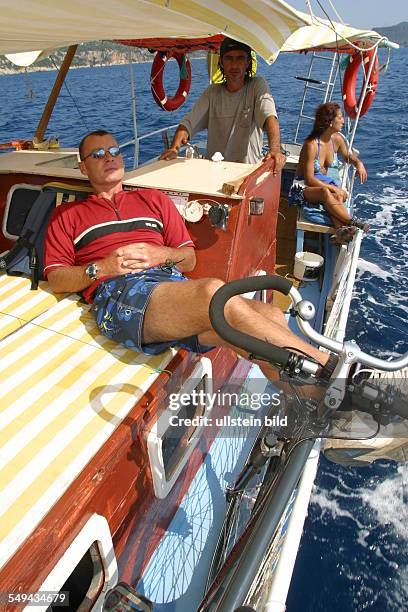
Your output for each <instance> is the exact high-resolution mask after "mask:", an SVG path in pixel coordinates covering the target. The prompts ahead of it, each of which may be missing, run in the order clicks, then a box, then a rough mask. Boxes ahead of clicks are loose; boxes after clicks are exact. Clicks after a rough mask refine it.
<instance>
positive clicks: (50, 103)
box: [35, 45, 78, 142]
mask: <svg viewBox="0 0 408 612" xmlns="http://www.w3.org/2000/svg"><path fill="white" fill-rule="evenodd" d="M77 48H78V45H71V46H70V47H68V50H67V52H66V55H65V58H64V61H63V62H62V65H61V68H60V69H59V72H58V74H57V78H56V79H55V83H54V85H53V88H52V90H51V93H50V95H49V98H48V100H47V104H46V105H45V108H44V111H43V114H42V115H41V119H40V121H39V122H38V126H37V130H36V132H35V137H36V138H37V140H38V141H39V142H42V141H43V139H44V134H45V130H46V129H47V127H48V122H49V120H50V117H51V114H52V111H53V110H54V106H55V103H56V101H57V98H58V96H59V93H60V91H61V87H62V85H63V83H64V81H65V77H66V75H67V72H68V69H69V67H70V66H71V63H72V60H73V58H74V55H75V52H76V50H77Z"/></svg>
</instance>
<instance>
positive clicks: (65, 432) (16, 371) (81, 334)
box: [0, 296, 174, 567]
mask: <svg viewBox="0 0 408 612" xmlns="http://www.w3.org/2000/svg"><path fill="white" fill-rule="evenodd" d="M173 354H174V351H170V350H169V351H167V352H165V353H163V354H161V355H157V356H154V357H147V356H144V355H140V354H137V353H135V352H134V351H132V350H130V349H126V348H124V347H121V346H120V345H118V344H116V343H114V342H112V341H110V340H108V339H107V338H105V337H104V336H102V335H101V334H100V333H99V330H98V328H97V326H96V323H95V322H94V319H93V316H92V314H91V313H90V312H89V306H88V305H82V304H79V303H78V302H77V301H76V299H75V297H74V296H69V297H66V298H65V299H63V300H61V301H60V302H59V303H57V304H55V305H54V306H53V307H52V308H51V309H50V310H49V311H48V312H46V313H44V314H42V315H40V316H38V317H37V318H36V319H35V321H33V322H31V323H26V325H24V327H23V328H21V329H19V330H18V331H16V332H15V333H14V334H11V335H9V336H8V337H7V338H4V339H3V340H2V341H1V342H0V567H1V566H2V565H3V564H4V563H5V562H6V561H7V560H8V559H9V558H10V557H11V556H12V554H13V553H14V552H15V550H16V549H17V548H18V546H19V545H20V544H21V543H22V542H23V541H24V539H25V538H26V537H27V536H28V535H29V534H30V533H31V532H32V530H33V529H34V528H35V526H36V525H38V523H39V522H40V521H41V519H42V518H43V517H44V516H45V515H46V513H47V512H48V511H49V510H50V508H51V507H52V506H53V504H55V502H56V501H57V500H58V499H59V498H60V497H61V496H62V494H63V493H64V492H65V491H66V489H67V488H68V487H69V486H70V484H71V483H72V482H73V481H74V480H75V478H76V477H77V476H78V474H79V473H80V472H81V470H82V469H83V468H84V467H85V466H86V465H87V463H88V462H89V461H90V460H91V458H92V457H93V456H94V455H95V454H96V452H97V451H98V450H99V449H100V448H101V447H102V446H103V444H104V443H105V441H106V440H107V439H108V437H109V436H110V435H111V434H112V432H113V431H114V430H115V428H116V427H117V426H118V425H119V424H120V422H121V421H122V420H123V419H124V418H125V417H126V416H127V414H128V413H129V411H130V410H131V408H132V407H133V406H134V405H135V403H136V402H137V401H138V399H139V398H140V397H141V396H142V394H143V393H144V392H145V391H146V390H147V389H148V388H149V386H150V385H151V384H152V382H153V381H154V380H155V378H156V377H157V376H158V372H159V371H160V370H161V369H163V368H165V367H166V365H167V364H168V362H169V361H170V359H171V358H172V356H173Z"/></svg>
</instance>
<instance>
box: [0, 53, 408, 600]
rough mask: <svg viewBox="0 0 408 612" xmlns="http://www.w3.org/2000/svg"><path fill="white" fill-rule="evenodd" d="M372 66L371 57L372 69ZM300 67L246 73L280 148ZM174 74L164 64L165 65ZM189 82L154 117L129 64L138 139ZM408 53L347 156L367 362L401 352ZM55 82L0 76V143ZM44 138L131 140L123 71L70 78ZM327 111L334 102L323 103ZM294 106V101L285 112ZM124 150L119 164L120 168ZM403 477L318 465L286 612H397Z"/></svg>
mask: <svg viewBox="0 0 408 612" xmlns="http://www.w3.org/2000/svg"><path fill="white" fill-rule="evenodd" d="M383 60H384V55H382V61H383ZM308 62H309V60H308V58H307V57H306V58H305V57H304V56H297V55H290V56H281V57H280V58H279V59H278V61H277V62H276V63H275V64H274V65H273V66H267V65H266V64H264V63H263V62H260V64H259V67H258V73H259V74H262V75H263V76H264V77H265V78H266V79H267V81H268V82H269V84H270V87H271V89H272V92H273V95H274V97H275V101H276V104H277V108H278V113H279V119H280V124H281V131H282V141H283V142H285V141H291V140H292V139H293V135H294V129H295V125H296V120H297V115H298V111H299V101H300V97H301V95H302V92H303V86H302V83H301V81H299V80H296V79H295V78H294V77H295V76H296V75H305V74H306V68H307V65H308ZM172 64H174V65H172ZM192 67H193V82H192V89H191V93H190V95H189V97H188V99H187V101H186V103H185V105H184V106H183V107H182V108H181V109H179V110H178V111H176V112H174V113H172V114H171V115H170V116H169V114H168V113H165V112H164V111H162V110H161V109H160V108H159V107H158V106H157V105H156V104H155V102H154V101H153V99H152V97H151V93H150V84H149V83H150V81H149V75H150V68H151V65H150V64H137V65H135V94H136V106H137V113H138V131H139V135H141V134H145V133H147V132H150V131H152V130H154V129H158V128H160V127H164V126H166V125H167V124H169V123H170V124H175V123H178V121H179V119H180V118H181V116H182V115H183V113H184V112H185V111H186V110H188V109H189V108H190V107H191V105H192V103H193V102H194V101H195V100H196V98H197V96H198V95H199V94H200V92H201V91H202V90H203V89H204V87H205V86H206V85H207V82H208V76H207V71H206V62H205V61H204V60H193V62H192ZM407 74H408V49H401V50H399V51H394V52H393V53H392V57H391V64H390V67H389V69H388V71H387V72H385V73H382V74H381V76H380V81H379V85H378V90H377V95H376V98H375V100H374V103H373V106H372V108H371V109H370V110H369V112H368V114H367V115H366V116H365V117H364V118H363V119H362V120H361V124H360V129H359V132H358V134H357V139H356V146H357V148H358V149H359V150H360V155H361V158H362V159H363V160H364V162H365V164H366V168H367V171H368V177H369V178H368V182H367V183H366V184H365V185H364V186H362V187H361V186H359V185H358V186H357V187H356V190H355V193H356V205H357V212H358V214H359V216H361V217H362V218H364V219H365V220H368V221H369V222H370V226H371V230H370V233H369V234H368V236H367V237H366V238H365V239H364V241H363V245H362V250H361V256H360V262H359V271H358V277H357V284H356V287H355V297H354V299H353V301H352V305H351V313H350V318H349V324H348V331H347V337H348V338H355V339H356V340H357V341H358V343H359V344H360V346H361V347H362V348H364V349H365V350H368V351H372V352H374V353H375V354H376V355H378V356H382V357H391V356H396V355H399V354H401V353H403V352H405V351H406V350H407V347H408V327H407V312H408V283H407V278H408V263H407V261H408V242H407V234H408V209H407V208H408V207H407V203H408V184H407V179H408V122H407V117H408V79H407ZM54 78H55V72H27V73H25V74H17V75H6V76H1V77H0V83H1V92H2V103H1V108H0V142H5V141H7V140H10V139H11V138H26V137H28V138H30V137H32V135H33V134H34V131H35V128H36V124H37V122H38V119H39V117H40V115H41V112H42V109H43V106H44V103H45V101H46V99H47V96H48V93H49V90H50V88H51V86H52V83H53V81H54ZM176 80H177V79H176V65H175V62H170V63H169V66H168V68H167V69H166V75H165V89H166V91H167V92H168V94H171V93H172V92H173V91H174V89H175V83H176ZM67 87H68V89H67V88H64V89H63V91H62V95H61V96H60V99H59V101H58V103H57V106H56V108H55V110H54V113H53V116H52V120H51V122H50V126H49V129H48V132H47V134H48V135H51V134H55V135H57V136H58V137H59V139H60V142H61V144H62V145H63V146H77V145H78V142H79V140H80V138H81V137H82V136H83V135H84V134H85V133H86V132H87V131H89V130H92V129H98V128H105V129H109V130H112V131H113V132H114V133H115V134H116V136H117V137H118V139H119V141H121V142H124V141H127V140H129V139H130V138H131V137H132V133H133V127H132V114H131V106H130V77H129V68H128V67H127V66H111V67H94V68H85V69H78V70H72V71H71V72H70V73H69V75H68V78H67ZM334 99H335V100H337V101H338V100H339V99H340V97H339V94H336V95H335V96H334ZM295 101H296V102H295ZM146 144H147V151H146V152H145V153H143V154H142V156H141V161H144V160H146V159H148V158H151V157H152V156H154V155H158V154H159V152H160V151H161V150H162V148H163V145H162V142H161V137H160V136H158V135H156V136H154V137H153V138H151V139H150V140H149V141H146ZM131 153H132V151H131V149H129V151H128V152H127V163H128V164H130V163H131ZM407 502H408V467H407V466H406V465H396V464H394V463H391V462H388V461H379V462H376V463H375V464H374V465H372V466H369V467H365V468H352V467H350V468H345V467H341V466H338V465H335V464H332V463H329V462H328V461H327V460H325V459H324V458H322V460H321V463H320V467H319V471H318V476H317V480H316V483H315V487H314V490H313V495H312V500H311V505H310V508H309V516H308V518H307V519H306V523H305V530H304V534H303V538H302V542H301V546H300V551H299V555H298V559H297V562H296V566H295V571H294V575H293V581H292V585H291V589H290V592H289V597H288V602H287V606H288V607H287V609H288V611H289V612H312V611H313V612H319V611H321V612H326V611H327V610H330V611H331V612H348V611H353V612H354V611H360V610H372V611H377V610H378V611H381V612H397V611H398V612H400V611H401V610H406V609H407V608H408V504H407Z"/></svg>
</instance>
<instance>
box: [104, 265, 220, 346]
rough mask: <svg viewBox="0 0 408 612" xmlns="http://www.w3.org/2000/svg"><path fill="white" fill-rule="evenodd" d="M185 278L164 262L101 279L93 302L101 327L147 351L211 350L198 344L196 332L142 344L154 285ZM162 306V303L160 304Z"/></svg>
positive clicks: (111, 335)
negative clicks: (174, 349)
mask: <svg viewBox="0 0 408 612" xmlns="http://www.w3.org/2000/svg"><path fill="white" fill-rule="evenodd" d="M186 280H187V278H186V277H185V276H183V275H182V274H181V272H179V271H178V270H177V269H176V268H166V267H164V266H163V268H161V267H157V268H151V269H150V270H146V272H139V273H138V274H125V275H123V276H116V277H115V278H110V279H109V280H106V281H104V282H103V283H101V284H100V285H99V286H98V288H97V290H96V292H95V295H94V301H93V305H92V312H93V313H94V316H95V319H96V323H97V325H98V327H99V329H100V331H101V332H102V333H103V335H104V336H107V337H108V338H110V339H111V340H115V341H116V342H119V343H120V344H123V346H126V347H127V348H131V349H134V350H135V351H137V352H139V353H146V354H147V355H157V354H158V353H162V352H163V351H165V350H166V349H168V348H169V347H171V346H177V347H179V348H185V349H187V350H189V351H193V352H194V353H206V352H207V351H210V350H211V349H212V348H213V347H212V346H204V345H202V344H200V343H199V341H198V338H197V336H190V337H189V338H182V339H181V340H173V341H171V342H153V343H151V344H142V330H143V321H144V316H145V312H146V308H147V306H148V304H149V301H150V297H151V295H152V292H153V290H154V288H155V287H156V286H157V285H158V284H160V283H163V282H172V281H186ZM165 307H166V305H165V304H163V308H165ZM175 316H177V314H176V315H175Z"/></svg>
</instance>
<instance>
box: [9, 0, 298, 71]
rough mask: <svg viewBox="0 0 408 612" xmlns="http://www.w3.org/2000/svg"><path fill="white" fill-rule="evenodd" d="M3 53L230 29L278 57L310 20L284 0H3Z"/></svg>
mask: <svg viewBox="0 0 408 612" xmlns="http://www.w3.org/2000/svg"><path fill="white" fill-rule="evenodd" d="M0 14H1V20H0V54H10V53H19V52H25V51H35V50H38V49H51V48H57V47H66V46H69V45H72V44H76V43H82V42H90V41H95V40H121V39H133V38H153V37H157V36H158V35H160V36H161V37H170V36H171V37H174V36H176V37H189V38H193V37H200V36H213V35H215V34H224V35H228V36H231V37H232V38H236V39H238V40H242V41H244V42H246V43H247V44H248V45H250V46H251V47H252V48H253V49H254V50H255V51H256V52H257V53H259V54H260V55H261V56H262V57H263V58H264V59H265V60H267V61H273V58H274V57H275V56H276V54H277V53H278V52H279V49H280V48H281V46H282V45H283V43H284V42H285V40H286V39H287V38H288V37H289V36H290V35H291V34H292V33H293V32H294V31H295V30H297V29H298V28H299V27H301V26H304V25H306V24H307V21H305V20H304V18H303V17H302V16H301V15H300V14H299V13H298V12H297V11H296V10H295V9H293V8H292V7H290V6H289V5H288V4H287V3H286V2H283V0H250V1H246V0H114V1H112V0H70V1H69V2H55V0H18V2H16V1H14V2H10V0H0Z"/></svg>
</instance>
